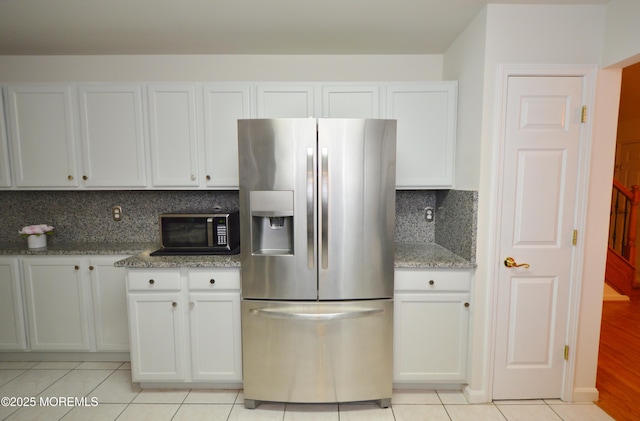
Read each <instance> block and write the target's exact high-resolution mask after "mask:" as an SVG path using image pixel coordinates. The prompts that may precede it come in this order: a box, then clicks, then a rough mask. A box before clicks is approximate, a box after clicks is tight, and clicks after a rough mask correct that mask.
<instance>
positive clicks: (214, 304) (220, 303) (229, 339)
mask: <svg viewBox="0 0 640 421" xmlns="http://www.w3.org/2000/svg"><path fill="white" fill-rule="evenodd" d="M128 302H129V323H130V335H131V370H132V377H133V381H135V382H142V383H148V382H165V383H166V382H207V383H237V382H241V381H242V348H241V343H240V334H241V332H240V272H239V270H238V269H190V270H187V269H153V270H151V269H140V270H138V269H130V270H129V272H128Z"/></svg>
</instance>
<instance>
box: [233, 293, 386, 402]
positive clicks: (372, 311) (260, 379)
mask: <svg viewBox="0 0 640 421" xmlns="http://www.w3.org/2000/svg"><path fill="white" fill-rule="evenodd" d="M242 344H243V371H244V379H243V381H244V396H245V405H246V406H247V407H253V406H255V401H275V402H351V401H364V400H380V401H381V406H388V405H389V403H390V400H391V394H392V382H393V379H392V376H393V358H392V353H393V300H392V299H385V300H367V301H340V302H273V301H253V300H244V301H243V302H242Z"/></svg>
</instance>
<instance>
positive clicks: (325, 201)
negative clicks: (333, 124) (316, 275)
mask: <svg viewBox="0 0 640 421" xmlns="http://www.w3.org/2000/svg"><path fill="white" fill-rule="evenodd" d="M320 172H321V174H322V181H321V184H322V186H321V190H322V206H320V211H321V212H322V216H321V218H320V219H321V221H322V222H321V223H322V233H321V235H322V238H321V243H322V244H321V249H322V250H321V251H322V269H327V268H328V267H329V149H328V148H327V147H324V148H322V164H321V167H320Z"/></svg>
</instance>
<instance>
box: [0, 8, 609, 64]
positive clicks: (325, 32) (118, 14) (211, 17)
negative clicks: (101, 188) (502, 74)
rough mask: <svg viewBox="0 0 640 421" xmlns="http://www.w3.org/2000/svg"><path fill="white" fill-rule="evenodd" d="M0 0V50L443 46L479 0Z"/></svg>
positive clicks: (430, 49) (423, 50)
mask: <svg viewBox="0 0 640 421" xmlns="http://www.w3.org/2000/svg"><path fill="white" fill-rule="evenodd" d="M607 2H608V0H270V1H267V0H224V1H223V0H0V54H3V55H8V54H442V53H444V51H445V50H446V49H447V48H448V47H449V45H451V43H452V42H453V41H454V40H455V38H456V37H457V36H458V35H459V34H460V33H461V32H462V31H463V30H464V28H465V27H466V26H467V25H468V24H469V23H470V22H471V21H472V20H473V18H474V17H476V16H477V15H478V13H479V12H480V11H481V10H482V8H483V7H484V6H485V5H486V4H487V3H513V4H527V3H528V4H605V3H607Z"/></svg>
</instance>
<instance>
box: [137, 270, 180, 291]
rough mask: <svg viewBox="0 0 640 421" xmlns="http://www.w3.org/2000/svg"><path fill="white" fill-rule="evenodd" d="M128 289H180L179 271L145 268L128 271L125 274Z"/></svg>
mask: <svg viewBox="0 0 640 421" xmlns="http://www.w3.org/2000/svg"><path fill="white" fill-rule="evenodd" d="M127 282H128V283H127V285H128V287H129V290H143V291H152V290H160V291H168V290H179V289H180V271H177V270H166V269H165V270H145V271H140V272H138V271H129V273H128V274H127Z"/></svg>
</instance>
